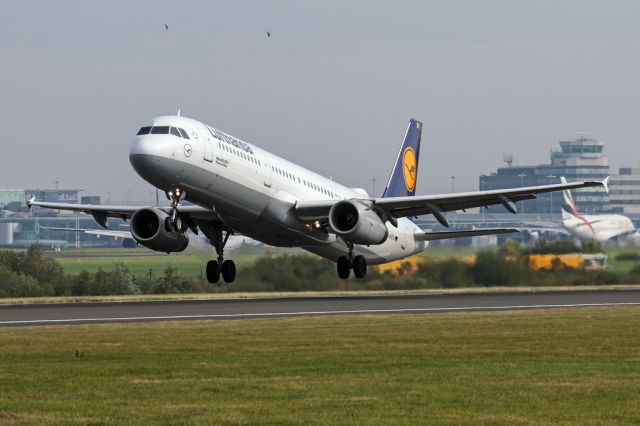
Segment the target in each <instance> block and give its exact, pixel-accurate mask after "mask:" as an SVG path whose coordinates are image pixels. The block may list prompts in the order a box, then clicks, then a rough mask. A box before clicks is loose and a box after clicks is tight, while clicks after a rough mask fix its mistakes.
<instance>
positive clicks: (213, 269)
mask: <svg viewBox="0 0 640 426" xmlns="http://www.w3.org/2000/svg"><path fill="white" fill-rule="evenodd" d="M207 281H209V282H210V283H211V284H216V283H217V282H218V281H220V265H219V264H218V262H217V261H215V260H210V261H208V262H207Z"/></svg>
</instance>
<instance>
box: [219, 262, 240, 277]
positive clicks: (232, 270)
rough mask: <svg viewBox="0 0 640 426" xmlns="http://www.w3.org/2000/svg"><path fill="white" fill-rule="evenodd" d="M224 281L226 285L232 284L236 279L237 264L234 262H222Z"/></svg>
mask: <svg viewBox="0 0 640 426" xmlns="http://www.w3.org/2000/svg"><path fill="white" fill-rule="evenodd" d="M220 269H221V271H220V272H222V279H223V280H224V282H226V283H232V282H233V281H234V280H235V279H236V264H235V263H233V260H225V261H224V262H222V268H220Z"/></svg>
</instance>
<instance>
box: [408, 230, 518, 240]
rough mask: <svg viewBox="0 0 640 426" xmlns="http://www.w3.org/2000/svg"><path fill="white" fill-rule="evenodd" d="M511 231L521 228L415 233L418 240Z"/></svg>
mask: <svg viewBox="0 0 640 426" xmlns="http://www.w3.org/2000/svg"><path fill="white" fill-rule="evenodd" d="M511 232H520V230H519V229H516V228H485V229H471V230H466V231H443V232H440V231H438V232H416V233H415V234H413V235H414V236H415V239H416V241H433V240H445V239H448V238H465V237H477V236H479V235H497V234H508V233H511Z"/></svg>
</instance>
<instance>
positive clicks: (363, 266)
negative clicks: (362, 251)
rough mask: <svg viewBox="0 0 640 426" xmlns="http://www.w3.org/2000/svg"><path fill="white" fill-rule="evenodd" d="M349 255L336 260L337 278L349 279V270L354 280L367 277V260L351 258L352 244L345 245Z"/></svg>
mask: <svg viewBox="0 0 640 426" xmlns="http://www.w3.org/2000/svg"><path fill="white" fill-rule="evenodd" d="M347 247H349V254H348V255H347V256H340V257H339V258H338V265H337V269H338V276H339V277H340V278H342V279H343V280H346V279H347V278H349V275H350V274H351V270H352V269H353V275H355V277H356V278H364V277H365V275H367V260H366V259H365V258H364V256H360V255H358V256H355V257H354V256H353V243H349V242H348V243H347Z"/></svg>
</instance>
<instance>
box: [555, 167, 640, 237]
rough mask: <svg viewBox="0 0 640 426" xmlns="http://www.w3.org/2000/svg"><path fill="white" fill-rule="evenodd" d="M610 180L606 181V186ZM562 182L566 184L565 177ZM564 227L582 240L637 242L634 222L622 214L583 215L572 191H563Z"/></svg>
mask: <svg viewBox="0 0 640 426" xmlns="http://www.w3.org/2000/svg"><path fill="white" fill-rule="evenodd" d="M607 180H608V178H607V179H605V184H606V182H607ZM560 182H562V183H566V182H567V179H565V177H564V176H562V177H560ZM562 195H563V201H564V202H563V203H562V226H563V227H564V229H566V230H567V232H568V233H569V234H570V235H572V236H574V237H576V238H578V239H580V240H596V241H600V242H605V241H609V240H612V239H614V238H627V237H628V238H630V239H633V240H637V239H638V236H637V231H636V229H635V226H633V222H631V219H629V218H628V217H626V216H623V215H621V214H597V215H581V214H580V213H579V212H578V210H577V208H576V203H575V202H574V201H573V197H572V196H571V191H569V189H565V190H563V191H562Z"/></svg>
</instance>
